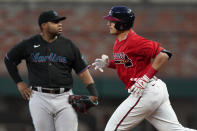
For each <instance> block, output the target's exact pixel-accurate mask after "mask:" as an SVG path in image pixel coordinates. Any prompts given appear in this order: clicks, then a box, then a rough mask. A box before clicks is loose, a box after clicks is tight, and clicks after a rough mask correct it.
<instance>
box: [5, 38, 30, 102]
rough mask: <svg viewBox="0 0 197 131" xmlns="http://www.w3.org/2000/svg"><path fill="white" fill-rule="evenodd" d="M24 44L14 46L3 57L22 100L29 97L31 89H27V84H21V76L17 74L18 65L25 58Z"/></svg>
mask: <svg viewBox="0 0 197 131" xmlns="http://www.w3.org/2000/svg"><path fill="white" fill-rule="evenodd" d="M24 45H25V44H24V42H21V43H19V44H17V45H16V46H14V47H13V48H12V49H11V50H10V51H9V52H8V53H7V54H6V56H5V58H4V63H5V66H6V68H7V70H8V73H9V75H10V76H11V78H12V79H13V80H14V82H15V83H16V85H17V87H18V90H19V92H20V93H21V95H22V97H23V98H24V99H29V98H30V96H31V93H32V91H31V89H30V88H28V86H27V84H26V83H24V82H23V80H22V78H21V76H20V75H19V72H18V68H17V66H18V64H20V63H21V60H22V59H24V58H25V51H24V49H25V47H24Z"/></svg>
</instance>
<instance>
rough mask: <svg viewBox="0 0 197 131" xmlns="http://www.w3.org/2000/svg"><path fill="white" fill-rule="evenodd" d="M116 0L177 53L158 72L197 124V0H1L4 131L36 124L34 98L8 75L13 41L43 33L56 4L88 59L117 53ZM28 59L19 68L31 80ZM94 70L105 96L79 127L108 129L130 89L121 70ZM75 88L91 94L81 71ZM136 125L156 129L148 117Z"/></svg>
mask: <svg viewBox="0 0 197 131" xmlns="http://www.w3.org/2000/svg"><path fill="white" fill-rule="evenodd" d="M114 5H126V6H129V7H130V8H132V9H133V11H134V12H135V14H136V20H135V27H134V30H135V31H136V33H138V34H140V35H142V36H144V37H146V38H148V39H152V40H155V41H158V42H160V43H161V44H162V46H163V47H165V48H167V49H169V50H170V51H172V52H173V54H174V55H173V57H172V59H171V60H170V61H169V62H168V64H166V65H165V66H164V68H162V69H161V71H160V72H159V73H158V75H157V76H159V77H160V78H161V79H162V80H164V81H165V82H166V84H167V86H168V90H169V94H170V99H171V102H172V106H173V108H174V110H175V112H176V114H177V116H178V118H179V121H180V122H181V123H182V124H183V125H184V126H187V127H191V128H195V129H197V75H196V74H197V0H0V131H33V130H34V129H33V126H32V121H31V117H30V114H29V110H28V102H26V101H24V100H22V98H21V96H20V94H19V92H18V91H17V88H16V85H15V84H14V82H13V81H12V80H11V79H10V77H9V76H8V74H7V71H6V69H5V66H4V63H3V59H4V56H5V54H6V52H7V51H8V50H9V49H10V48H11V47H12V46H14V45H15V44H17V43H18V42H19V41H21V40H23V39H25V38H27V37H29V36H31V35H34V34H36V33H39V28H38V24H37V17H38V15H39V14H40V12H42V11H43V10H50V9H54V10H56V11H57V12H58V13H59V14H60V15H64V16H66V17H67V20H66V21H63V26H64V32H63V34H64V36H66V37H68V38H70V39H72V40H73V41H74V42H75V43H76V45H77V46H78V47H79V48H80V50H81V52H82V53H83V55H84V56H85V58H86V59H87V61H88V63H92V62H93V60H94V59H95V58H97V57H100V55H101V54H103V53H105V54H107V55H109V56H110V57H111V56H112V48H113V42H114V36H111V35H109V34H108V28H107V26H106V21H104V20H103V16H104V15H106V14H108V11H109V9H110V8H111V7H112V6H114ZM24 65H25V63H24V62H23V63H22V64H21V65H20V66H19V70H20V72H21V75H22V76H23V78H24V80H25V81H26V80H27V78H26V74H27V71H26V68H25V66H24ZM90 72H91V74H92V75H93V76H94V78H95V82H96V84H97V88H98V90H99V93H100V96H101V100H100V105H99V106H98V107H97V108H93V109H91V110H90V112H89V114H87V115H82V114H79V131H103V130H104V127H105V125H106V122H107V121H108V119H109V117H110V116H111V114H112V113H113V112H114V110H115V109H116V107H117V106H118V105H119V104H120V103H121V102H122V101H123V100H124V99H125V98H126V97H127V96H128V94H127V91H126V90H124V85H123V84H122V83H121V81H120V80H119V79H118V78H117V75H116V73H115V71H113V70H111V69H106V70H105V71H104V73H100V72H99V71H94V70H93V69H90ZM74 77H76V75H74ZM74 92H75V93H76V94H87V91H86V89H85V87H84V86H83V84H82V83H81V81H80V80H79V79H78V78H77V77H76V79H75V83H74ZM153 97H154V96H153ZM134 130H135V131H155V129H154V127H152V126H151V125H150V124H149V123H147V122H146V121H143V122H142V123H141V124H140V125H139V126H138V127H136V128H135V129H134ZM166 131H167V129H166Z"/></svg>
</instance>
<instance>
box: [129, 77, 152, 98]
mask: <svg viewBox="0 0 197 131" xmlns="http://www.w3.org/2000/svg"><path fill="white" fill-rule="evenodd" d="M130 80H131V81H133V80H132V79H130ZM149 80H150V79H149V78H148V77H147V76H146V75H144V76H143V77H141V78H138V79H137V80H136V82H135V84H134V85H133V86H132V87H131V88H130V89H129V90H130V92H131V93H133V94H134V96H136V97H140V96H142V94H143V92H144V89H145V88H146V87H147V85H148V82H149Z"/></svg>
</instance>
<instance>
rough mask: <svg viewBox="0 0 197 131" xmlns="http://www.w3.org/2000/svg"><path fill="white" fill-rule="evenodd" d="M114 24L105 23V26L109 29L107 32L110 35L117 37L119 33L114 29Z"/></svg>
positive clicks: (111, 22) (110, 22)
mask: <svg viewBox="0 0 197 131" xmlns="http://www.w3.org/2000/svg"><path fill="white" fill-rule="evenodd" d="M115 24H116V23H115V22H113V21H107V26H108V27H109V32H110V34H112V35H118V34H119V33H120V31H118V30H117V29H116V28H115Z"/></svg>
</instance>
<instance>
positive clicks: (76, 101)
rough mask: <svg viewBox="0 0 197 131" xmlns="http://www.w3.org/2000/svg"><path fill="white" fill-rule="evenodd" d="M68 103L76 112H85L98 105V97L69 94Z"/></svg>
mask: <svg viewBox="0 0 197 131" xmlns="http://www.w3.org/2000/svg"><path fill="white" fill-rule="evenodd" d="M69 103H70V104H71V105H72V106H73V108H74V109H75V110H76V111H77V112H81V113H87V111H88V110H89V109H90V108H91V107H94V106H97V105H98V97H95V96H86V95H70V96H69Z"/></svg>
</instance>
